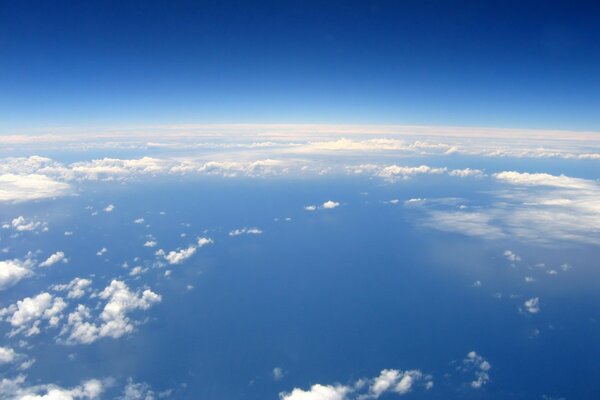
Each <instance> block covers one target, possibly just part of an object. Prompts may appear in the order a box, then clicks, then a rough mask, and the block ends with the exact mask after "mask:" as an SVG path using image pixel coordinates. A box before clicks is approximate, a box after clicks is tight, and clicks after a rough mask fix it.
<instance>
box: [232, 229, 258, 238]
mask: <svg viewBox="0 0 600 400" xmlns="http://www.w3.org/2000/svg"><path fill="white" fill-rule="evenodd" d="M262 233H263V231H262V230H260V229H258V228H239V229H234V230H232V231H230V232H229V236H240V235H260V234H262Z"/></svg>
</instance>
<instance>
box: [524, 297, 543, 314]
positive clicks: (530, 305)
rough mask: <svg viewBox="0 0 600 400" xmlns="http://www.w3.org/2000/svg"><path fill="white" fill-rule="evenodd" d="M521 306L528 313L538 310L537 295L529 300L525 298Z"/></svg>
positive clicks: (534, 312) (535, 312)
mask: <svg viewBox="0 0 600 400" xmlns="http://www.w3.org/2000/svg"><path fill="white" fill-rule="evenodd" d="M523 307H524V308H525V311H527V312H528V313H530V314H537V313H538V312H540V299H539V298H538V297H533V298H531V299H529V300H526V301H525V302H524V303H523Z"/></svg>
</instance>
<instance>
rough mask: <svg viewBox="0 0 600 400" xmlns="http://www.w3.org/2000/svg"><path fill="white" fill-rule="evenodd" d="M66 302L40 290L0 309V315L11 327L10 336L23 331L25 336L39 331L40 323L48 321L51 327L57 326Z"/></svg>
mask: <svg viewBox="0 0 600 400" xmlns="http://www.w3.org/2000/svg"><path fill="white" fill-rule="evenodd" d="M66 307H67V303H65V302H64V300H63V299H62V298H60V297H53V296H52V295H51V294H50V293H47V292H42V293H40V294H38V295H37V296H34V297H26V298H24V299H23V300H19V301H17V303H16V304H12V305H10V306H8V307H6V308H3V309H0V317H1V318H3V319H4V320H5V321H6V322H9V323H10V325H11V326H12V327H13V330H12V331H11V332H10V335H11V336H14V335H16V334H18V333H24V334H25V336H32V335H37V334H38V333H40V325H41V323H42V322H43V321H48V325H49V326H51V327H55V326H57V324H58V323H59V321H60V320H61V319H62V311H63V310H64V309H65V308H66Z"/></svg>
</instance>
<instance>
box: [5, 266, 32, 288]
mask: <svg viewBox="0 0 600 400" xmlns="http://www.w3.org/2000/svg"><path fill="white" fill-rule="evenodd" d="M32 265H33V263H32V262H31V261H29V260H25V261H21V260H18V259H13V260H3V261H0V290H4V289H6V288H8V287H11V286H14V285H16V284H17V283H18V282H19V281H20V280H21V279H24V278H27V277H29V276H31V275H32V274H33V273H32V272H31V267H32Z"/></svg>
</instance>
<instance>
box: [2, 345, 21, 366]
mask: <svg viewBox="0 0 600 400" xmlns="http://www.w3.org/2000/svg"><path fill="white" fill-rule="evenodd" d="M16 358H17V352H16V351H14V350H13V349H11V348H10V347H2V346H0V365H2V364H10V363H12V362H13V361H15V359H16Z"/></svg>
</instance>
